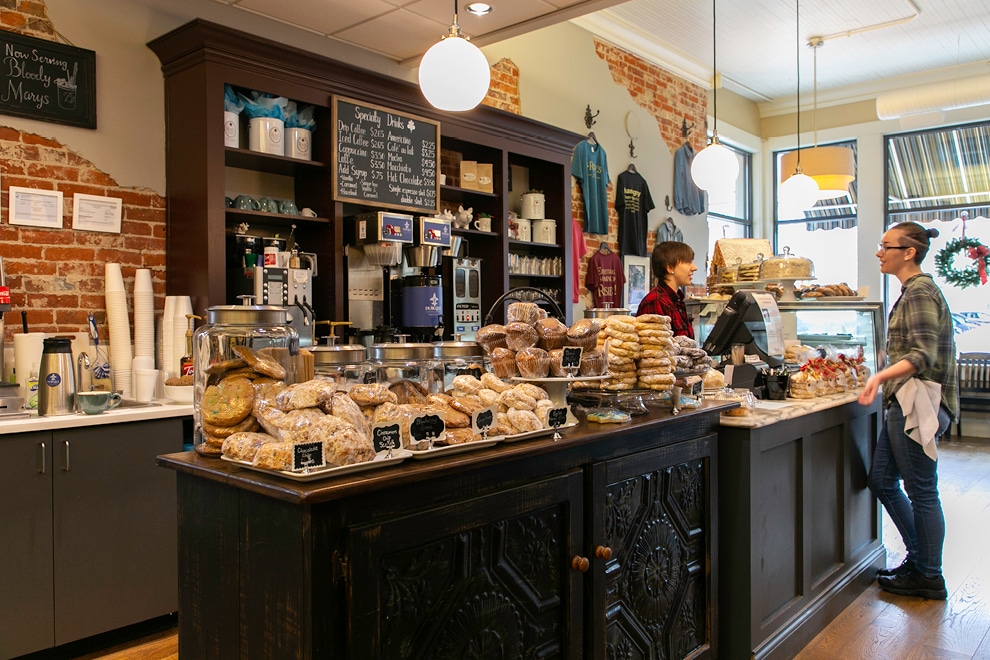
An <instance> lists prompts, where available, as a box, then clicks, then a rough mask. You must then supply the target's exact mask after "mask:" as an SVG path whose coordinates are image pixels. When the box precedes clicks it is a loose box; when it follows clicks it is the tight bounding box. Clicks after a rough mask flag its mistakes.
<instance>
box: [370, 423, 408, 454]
mask: <svg viewBox="0 0 990 660" xmlns="http://www.w3.org/2000/svg"><path fill="white" fill-rule="evenodd" d="M371 442H372V444H373V445H374V446H375V453H378V452H383V451H391V450H392V449H398V448H399V447H401V446H402V441H401V439H400V435H399V425H398V424H375V425H374V426H372V427H371Z"/></svg>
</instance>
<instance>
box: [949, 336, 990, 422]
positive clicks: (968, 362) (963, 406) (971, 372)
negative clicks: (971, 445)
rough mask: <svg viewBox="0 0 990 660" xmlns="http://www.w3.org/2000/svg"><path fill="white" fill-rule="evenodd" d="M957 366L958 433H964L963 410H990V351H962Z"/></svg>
mask: <svg viewBox="0 0 990 660" xmlns="http://www.w3.org/2000/svg"><path fill="white" fill-rule="evenodd" d="M956 368H957V370H958V372H957V373H958V374H959V421H958V422H956V435H962V413H963V411H967V412H990V353H960V354H959V358H958V359H957V360H956Z"/></svg>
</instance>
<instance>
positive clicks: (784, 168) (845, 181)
mask: <svg viewBox="0 0 990 660" xmlns="http://www.w3.org/2000/svg"><path fill="white" fill-rule="evenodd" d="M824 43H825V40H824V39H823V38H822V37H811V38H810V39H809V40H808V46H809V47H810V48H812V49H813V52H814V54H815V96H814V115H813V116H814V122H815V132H814V134H815V141H814V147H812V148H811V149H805V150H804V151H802V152H800V154H801V169H802V171H804V173H805V174H807V175H808V176H810V177H811V178H812V179H814V180H815V183H817V184H818V199H834V198H836V197H844V196H845V195H847V194H848V193H849V184H850V183H852V182H853V181H854V180H855V179H856V158H855V157H854V156H853V151H852V149H850V148H849V147H836V146H828V147H819V146H818V49H819V48H820V47H821V46H822V44H824ZM798 112H800V106H799V108H798ZM796 165H797V154H796V153H795V152H793V151H791V152H788V153H786V154H784V155H783V156H782V157H781V167H780V169H781V172H792V171H794V170H795V168H796ZM789 176H790V175H789V174H788V175H786V176H785V179H784V180H786V178H787V177H789Z"/></svg>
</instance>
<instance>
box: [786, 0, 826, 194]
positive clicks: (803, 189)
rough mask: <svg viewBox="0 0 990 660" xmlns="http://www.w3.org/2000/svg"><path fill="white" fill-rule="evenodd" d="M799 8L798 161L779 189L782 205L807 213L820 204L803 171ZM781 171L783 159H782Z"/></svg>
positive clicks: (815, 191) (808, 177) (812, 185)
mask: <svg viewBox="0 0 990 660" xmlns="http://www.w3.org/2000/svg"><path fill="white" fill-rule="evenodd" d="M795 5H796V7H797V34H796V41H797V113H796V114H797V145H798V146H797V160H796V161H795V164H794V173H793V174H791V175H790V176H785V178H784V181H783V182H782V183H781V184H780V187H779V188H778V189H777V191H778V196H779V197H780V205H781V207H783V208H786V209H788V210H789V211H805V210H807V209H810V208H811V207H812V206H814V205H815V204H816V203H817V202H818V183H817V182H816V181H815V180H814V179H812V178H811V177H810V176H808V175H807V174H805V173H804V171H803V170H802V169H801V2H800V0H797V1H796V2H795ZM781 171H784V170H783V159H781Z"/></svg>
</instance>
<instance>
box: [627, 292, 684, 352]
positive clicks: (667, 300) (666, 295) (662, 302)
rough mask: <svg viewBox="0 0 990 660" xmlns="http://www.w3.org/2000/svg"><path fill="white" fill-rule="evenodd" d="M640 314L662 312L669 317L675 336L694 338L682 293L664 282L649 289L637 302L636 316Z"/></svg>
mask: <svg viewBox="0 0 990 660" xmlns="http://www.w3.org/2000/svg"><path fill="white" fill-rule="evenodd" d="M641 314H662V315H664V316H669V317H670V329H671V330H673V331H674V336H675V337H680V336H682V335H683V336H687V337H690V338H691V339H694V328H692V327H691V318H690V317H689V316H688V313H687V307H685V305H684V293H683V292H682V291H680V290H678V291H674V290H673V289H671V288H670V287H669V286H667V285H666V284H659V285H657V286H655V287H653V289H651V290H650V292H649V293H648V294H646V297H645V298H643V300H642V301H641V302H640V303H639V309H637V310H636V316H639V315H641Z"/></svg>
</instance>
